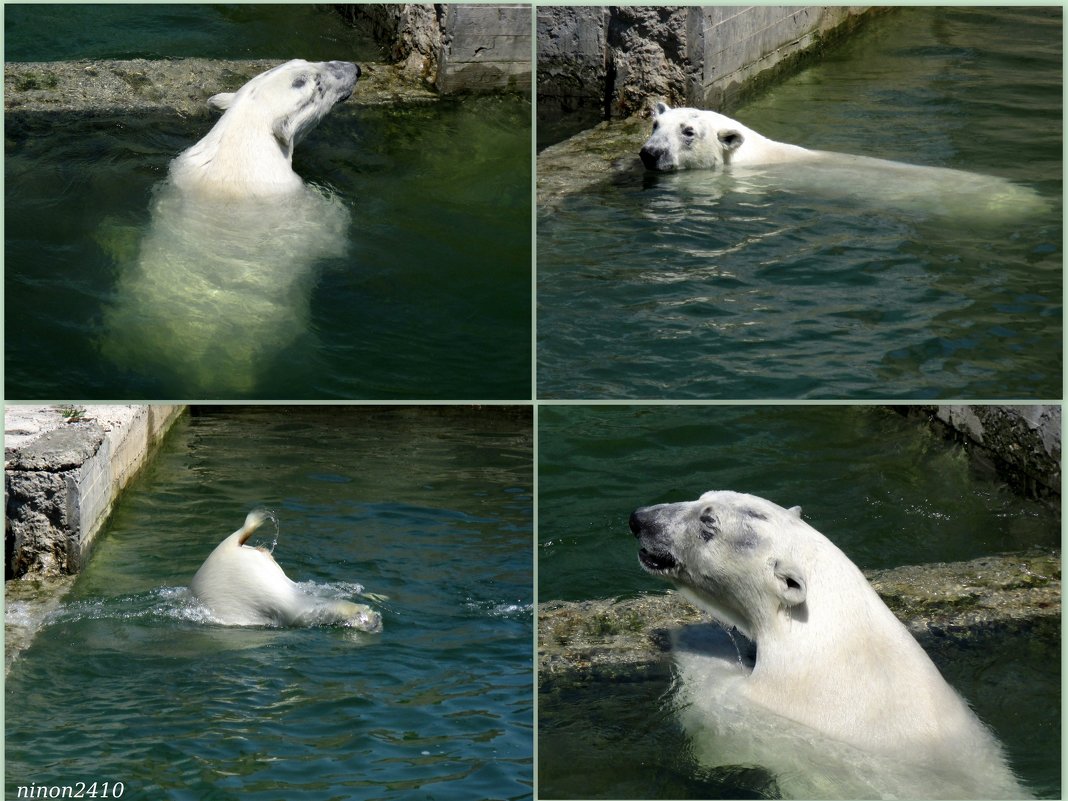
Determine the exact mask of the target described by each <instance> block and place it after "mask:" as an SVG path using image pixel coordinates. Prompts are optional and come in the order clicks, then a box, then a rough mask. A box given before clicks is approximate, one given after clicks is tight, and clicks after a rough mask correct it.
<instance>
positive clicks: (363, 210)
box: [5, 5, 532, 400]
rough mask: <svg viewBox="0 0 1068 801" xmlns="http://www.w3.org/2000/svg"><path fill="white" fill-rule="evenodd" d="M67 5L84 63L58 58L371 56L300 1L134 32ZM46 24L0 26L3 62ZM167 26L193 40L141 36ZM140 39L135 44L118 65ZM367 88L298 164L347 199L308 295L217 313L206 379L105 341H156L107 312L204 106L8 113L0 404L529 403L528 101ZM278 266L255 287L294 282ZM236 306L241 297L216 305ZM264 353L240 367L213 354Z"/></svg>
mask: <svg viewBox="0 0 1068 801" xmlns="http://www.w3.org/2000/svg"><path fill="white" fill-rule="evenodd" d="M65 8H66V14H67V15H68V17H69V19H67V20H65V22H64V23H63V25H60V26H58V27H59V29H60V30H69V28H70V27H71V26H76V25H77V24H79V23H81V24H83V25H84V26H85V32H84V36H83V37H74V38H75V39H76V40H77V45H78V47H81V48H82V49H80V50H79V49H77V48H75V46H74V45H72V46H71V51H70V52H69V53H68V54H67V55H66V58H73V57H76V56H85V55H93V56H101V55H105V54H106V55H108V56H109V57H115V56H122V57H130V56H134V55H137V56H141V57H145V56H149V57H157V56H161V55H166V56H173V55H186V54H190V53H192V54H196V55H201V56H202V55H204V54H205V53H207V54H210V55H219V56H226V57H229V58H235V57H237V58H245V57H276V56H277V55H278V54H279V53H284V54H285V55H283V56H280V60H281V59H282V58H290V57H293V56H299V57H304V58H308V59H313V58H316V57H318V56H319V55H320V54H324V57H325V54H327V52H328V51H329V53H330V54H331V55H330V57H331V58H338V57H339V54H341V56H340V57H345V58H350V59H352V60H356V61H359V60H361V59H362V58H364V56H369V57H372V58H374V57H377V56H376V54H375V53H374V52H373V51H372V50H370V49H369V48H368V47H367V46H366V43H363V42H362V40H361V39H360V38H359V36H358V35H357V34H355V33H351V32H350V33H349V38H347V39H345V40H344V41H343V42H341V41H338V37H340V36H341V35H342V34H343V33H344V32H345V31H346V30H347V29H345V28H344V26H343V25H341V23H340V22H339V19H340V18H339V17H337V15H336V14H326V15H324V14H323V12H322V10H316V9H314V8H312V7H298V10H297V11H294V12H292V13H291V14H283V13H282V12H280V11H278V10H275V9H278V8H282V7H263V8H261V7H247V8H246V7H225V8H217V7H211V8H208V9H201V10H200V11H201V12H202V13H193V12H192V11H187V10H186V9H185V7H176V8H175V7H172V8H169V9H167V8H159V9H157V8H155V7H152V8H151V9H150V10H149V11H147V12H146V13H145V15H144V16H143V17H140V16H137V17H136V19H132V20H130V27H131V28H132V30H133V32H134V33H130V32H129V31H128V30H127V27H126V26H124V25H122V24H119V22H120V18H123V14H124V13H126V11H127V10H124V9H122V8H118V7H108V9H107V10H106V11H105V12H102V13H101V14H100V15H99V16H97V15H96V14H95V12H96V11H97V10H98V9H95V8H94V7H81V6H69V7H65ZM285 8H289V7H285ZM57 13H58V12H57V11H56V10H54V9H53V7H50V6H46V5H44V6H42V5H38V6H32V7H29V6H28V7H24V8H20V9H17V10H16V11H15V15H14V18H10V17H9V19H8V22H9V27H10V30H9V36H11V37H13V38H17V37H18V36H19V32H20V31H23V32H24V33H23V34H22V36H23V38H22V39H21V40H19V41H20V42H21V44H19V45H18V46H16V47H15V48H14V49H15V50H16V52H17V53H18V55H19V56H20V57H25V58H29V57H34V58H46V57H47V58H56V57H58V55H57V53H55V52H53V51H51V50H47V49H46V48H45V45H44V44H42V45H41V47H42V50H41V52H31V51H30V49H29V48H28V46H27V43H26V41H25V39H26V38H27V37H29V36H30V35H31V34H30V33H26V31H30V32H32V31H37V30H39V29H40V28H41V27H42V26H47V24H48V21H49V20H50V19H52V18H53V17H54V16H55V15H56V14H57ZM135 16H136V15H135ZM168 26H174V27H173V30H176V31H185V32H187V33H188V35H189V41H188V42H185V43H183V41H181V40H176V41H175V42H173V43H171V44H170V45H167V47H166V48H164V44H165V43H162V42H160V41H159V40H158V37H157V38H153V35H152V31H157V32H158V30H161V29H167V30H170V29H171V28H169V27H168ZM138 32H144V33H145V35H146V38H145V44H144V47H143V49H142V50H140V51H137V52H132V51H131V50H130V47H131V45H132V42H133V40H135V39H136V38H137V36H136V35H135V34H137V33H138ZM83 40H84V41H83ZM304 42H307V45H308V46H307V47H302V46H301V45H302V43H304ZM209 43H210V46H209ZM105 45H108V46H109V47H112V49H110V50H107V49H106V48H105ZM332 45H333V46H332ZM157 46H158V47H159V48H164V49H162V50H158V49H156V48H157ZM359 92H360V86H359V84H357V86H356V89H355V93H354V99H353V100H352V101H350V102H348V103H343V104H341V105H339V106H338V107H336V108H335V109H334V111H333V112H332V113H331V114H330V116H329V117H327V118H326V119H325V120H324V121H323V123H322V124H320V125H319V127H318V128H317V129H316V130H314V131H313V132H312V133H311V134H310V135H309V137H308V138H307V139H306V140H305V141H303V142H301V143H300V144H299V145H298V146H297V149H296V152H295V155H294V169H295V170H296V172H297V173H298V174H299V175H301V176H302V177H303V178H304V179H305V180H306V181H308V182H310V183H314V184H316V185H317V186H320V187H325V188H326V190H327V191H329V192H330V193H331V194H332V195H333V196H334V197H336V198H337V200H338V202H339V203H340V204H341V205H342V206H343V208H344V210H345V212H346V214H347V216H348V218H349V224H348V227H347V229H346V230H345V231H344V235H343V237H342V240H343V241H342V242H341V243H340V245H339V246H338V247H332V248H330V249H329V250H330V252H328V253H324V254H322V255H321V256H319V257H317V258H315V259H313V260H311V261H310V262H309V263H304V262H301V263H300V264H294V266H293V269H294V271H299V272H300V281H299V287H298V288H297V289H296V290H295V291H294V292H293V293H292V296H291V301H290V304H291V306H292V307H293V308H292V309H288V308H278V307H277V306H276V308H275V312H276V313H270V314H266V315H263V317H265V319H261V318H260V317H257V316H256V315H255V314H249V315H248V316H245V315H242V314H239V313H238V314H227V315H225V316H226V320H225V322H226V325H227V326H228V330H227V332H226V333H225V334H215V335H208V337H207V339H209V340H212V342H213V344H212V345H211V346H209V354H208V355H207V356H205V357H197V358H196V361H197V367H198V368H199V371H200V372H201V374H202V375H203V376H204V377H203V378H198V379H197V380H196V381H192V380H190V379H189V378H188V368H189V365H188V364H185V363H184V362H185V361H188V348H184V347H183V346H182V345H181V344H180V343H178V342H176V341H173V340H168V338H166V337H163V339H164V340H165V341H163V342H162V343H154V344H153V350H154V355H153V357H152V358H147V359H132V358H129V357H128V356H125V355H124V354H123V351H124V350H126V349H125V348H123V347H115V345H114V343H115V341H116V340H118V341H119V342H121V341H122V339H123V337H124V336H125V337H132V338H135V339H136V340H137V342H138V344H140V343H141V341H142V340H144V339H151V337H152V334H151V332H152V331H153V327H152V325H151V322H152V314H153V311H152V309H151V308H147V307H139V308H140V313H141V314H142V315H143V316H145V317H146V318H147V319H146V320H145V321H144V323H143V324H141V325H139V326H138V327H136V328H134V329H132V330H129V329H123V327H122V326H121V325H120V326H119V327H118V329H117V330H116V329H115V328H114V326H113V325H112V321H113V320H114V319H115V317H114V315H113V314H112V313H111V311H110V310H111V309H113V308H116V307H117V308H128V307H129V306H130V301H129V299H128V298H127V297H126V295H127V294H128V293H127V289H126V287H127V286H128V284H129V282H128V281H127V280H125V279H126V277H127V276H129V275H131V274H133V275H136V274H137V271H138V270H140V269H141V267H142V265H143V264H144V263H146V260H145V259H144V258H143V254H142V251H141V250H140V244H141V243H142V241H143V240H144V238H145V234H146V232H147V231H148V230H149V227H150V226H158V225H160V224H166V222H167V220H166V219H159V218H156V219H154V218H153V217H152V215H151V212H150V209H151V208H152V205H153V201H154V199H155V197H156V195H155V194H154V192H155V191H156V189H157V188H158V186H159V184H160V183H161V182H162V181H163V180H164V178H165V176H166V173H167V166H168V164H169V162H170V161H171V159H173V158H174V157H175V156H176V155H178V153H180V152H181V151H182V150H184V149H185V148H187V147H189V146H191V145H192V144H194V143H195V142H196V141H198V140H199V139H200V138H201V137H202V136H204V135H205V134H206V133H207V132H208V130H209V129H210V128H211V126H212V125H213V124H214V121H215V119H216V118H217V113H212V114H208V113H205V114H204V115H203V116H199V117H195V118H180V117H178V116H177V115H161V114H145V113H143V112H142V113H137V114H123V113H117V114H116V113H112V114H106V115H102V116H91V117H85V118H82V117H73V116H64V115H52V114H23V115H8V117H7V120H6V130H5V133H6V148H5V178H6V182H5V198H6V204H5V223H6V232H7V235H6V239H5V382H6V397H8V398H19V399H34V398H42V397H48V398H78V399H86V400H88V399H110V398H148V399H159V398H194V399H204V398H208V399H232V398H247V399H253V400H265V399H273V398H282V399H289V398H293V399H316V400H323V399H351V398H356V399H378V398H383V399H397V398H399V399H420V400H436V399H478V400H488V399H517V398H518V399H529V398H530V397H531V392H532V390H531V325H532V321H531V318H532V312H531V301H530V295H531V278H530V271H531V252H532V241H531V188H530V187H531V156H530V153H531V145H530V142H531V122H530V117H531V106H530V103H529V101H526V100H523V99H521V98H518V97H514V96H506V97H463V98H443V99H441V100H440V101H439V102H434V103H430V104H425V105H406V104H404V103H402V102H398V103H396V104H391V105H383V106H375V107H361V106H360V105H359ZM60 220H61V221H62V224H57V221H60ZM227 235H228V236H229V235H230V234H227ZM234 236H240V232H238V233H235V234H234ZM257 248H262V244H261V243H260V242H259V241H257V242H250V243H249V247H248V250H249V252H250V253H251V254H252V255H251V257H250V258H251V259H252V260H254V261H255V260H256V257H255V254H256V253H257V250H256V249H257ZM279 249H280V250H284V249H285V243H280V245H279ZM174 250H176V251H177V252H179V253H182V252H184V250H182V249H180V248H175V249H174ZM338 254H340V255H338ZM305 261H307V260H305ZM198 263H199V262H198ZM220 269H223V267H220ZM271 269H272V271H273V272H270V273H269V274H267V275H264V276H260V277H259V278H258V279H257V281H259V283H261V284H262V283H264V282H266V283H268V284H269V283H270V282H272V281H274V282H277V283H278V284H279V285H283V283H284V282H286V281H288V280H289V276H288V275H287V274H285V271H284V270H283V271H281V272H278V271H277V270H276V268H275V267H274V266H272V268H271ZM261 288H262V287H261ZM268 289H270V287H268ZM171 291H172V292H179V293H180V292H182V291H183V287H182V286H180V285H179V286H176V287H172V289H171ZM188 291H189V292H190V293H194V292H196V290H195V288H194V287H193V286H190V287H188ZM274 294H275V295H278V294H279V290H277V288H275V290H274ZM195 297H196V298H199V297H201V296H200V295H197V296H195ZM184 305H185V304H184V302H183V303H177V302H176V303H175V304H173V307H174V308H183V307H184ZM237 306H239V299H237V298H235V299H234V302H233V303H227V304H225V305H223V306H220V307H219V308H234V307H237ZM257 308H258V307H257ZM209 311H210V309H209ZM163 314H164V312H160V313H159V315H158V316H160V317H163ZM212 314H213V315H214V316H216V317H217V316H219V312H218V311H217V310H216V311H215V312H213V313H212ZM294 319H296V320H299V323H298V324H297V326H296V329H295V330H293V331H289V330H288V329H289V328H293V320H294ZM272 324H276V326H277V329H279V330H280V329H286V334H285V336H282V337H277V339H278V344H277V345H276V346H275V345H272V346H271V347H269V348H267V349H265V350H264V349H263V348H262V346H261V343H262V342H263V340H271V339H272V338H273V336H274V335H275V334H277V333H278V330H272V329H271V326H272ZM162 327H163V326H160V328H162ZM265 329H266V331H265ZM146 332H148V333H146ZM168 347H169V348H170V350H168ZM256 348H260V350H261V352H260V353H259V355H258V356H257V358H256V359H255V360H254V363H252V364H249V363H247V362H248V361H249V360H244V359H241V358H236V357H234V358H230V359H229V361H228V360H227V356H226V354H225V351H226V350H227V349H229V350H230V351H233V352H237V353H241V352H247V351H249V350H250V349H256ZM212 350H214V351H215V354H214V355H213V354H212V353H211V351H212ZM183 360H184V361H183ZM183 373H185V374H186V375H183ZM239 373H240V375H238V374H239ZM245 373H247V374H245Z"/></svg>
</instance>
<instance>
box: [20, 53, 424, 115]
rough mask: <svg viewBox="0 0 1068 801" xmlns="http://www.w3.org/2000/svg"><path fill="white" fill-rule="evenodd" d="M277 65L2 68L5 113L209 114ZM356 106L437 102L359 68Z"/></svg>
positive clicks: (401, 77)
mask: <svg viewBox="0 0 1068 801" xmlns="http://www.w3.org/2000/svg"><path fill="white" fill-rule="evenodd" d="M281 63H282V61H281V60H280V59H258V60H252V61H231V60H217V59H203V58H182V59H174V60H167V61H155V60H148V59H132V60H129V61H48V62H13V63H8V64H5V65H4V111H5V112H6V113H7V114H22V113H34V112H36V113H39V112H67V113H70V112H81V113H97V114H100V113H117V112H131V111H167V112H177V113H178V114H181V115H193V116H196V115H206V114H208V103H207V101H208V98H209V97H211V96H212V95H214V94H217V93H218V92H230V91H236V90H237V89H238V88H240V87H241V86H242V85H244V84H245V83H246V82H248V81H249V80H251V79H252V78H254V77H255V76H256V75H259V74H260V73H261V72H264V71H265V70H268V69H271V68H272V67H277V66H278V65H279V64H281ZM360 69H361V70H362V73H361V75H360V80H359V82H358V83H357V85H356V91H355V92H354V93H353V95H352V97H351V98H350V99H349V100H348V101H346V102H348V103H352V104H353V105H356V106H375V105H384V104H387V103H425V102H431V101H434V100H437V98H438V95H437V94H436V93H435V92H434V91H433V90H432V89H430V88H428V87H427V86H426V84H425V83H423V81H422V80H421V79H419V78H418V77H417V76H415V75H413V74H411V73H410V72H407V71H405V70H404V69H403V68H402V67H399V66H392V65H389V64H368V63H361V64H360Z"/></svg>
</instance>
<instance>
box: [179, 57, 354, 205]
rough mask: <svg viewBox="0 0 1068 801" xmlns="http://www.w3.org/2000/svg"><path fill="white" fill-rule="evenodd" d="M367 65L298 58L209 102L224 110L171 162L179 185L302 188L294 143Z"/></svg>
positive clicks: (234, 192)
mask: <svg viewBox="0 0 1068 801" xmlns="http://www.w3.org/2000/svg"><path fill="white" fill-rule="evenodd" d="M359 77H360V68H359V67H357V66H356V65H355V64H350V63H349V62H347V61H323V62H318V63H313V62H308V61H303V60H301V59H294V60H293V61H287V62H286V63H285V64H281V65H279V66H277V67H275V68H273V69H270V70H267V71H266V72H264V73H261V74H260V75H257V76H256V77H255V78H253V79H252V80H250V81H249V82H248V83H246V84H245V85H244V86H242V87H241V88H240V89H238V90H237V91H236V92H224V93H221V94H217V95H214V96H213V97H211V98H210V99H209V100H208V103H209V104H210V105H212V106H214V107H215V108H219V109H222V110H223V111H224V114H223V115H222V117H221V118H220V119H219V121H218V122H216V123H215V127H214V128H212V129H211V131H210V132H209V133H208V134H207V136H205V137H204V138H203V139H201V140H200V141H199V142H197V144H195V145H193V147H191V148H189V149H188V150H186V151H185V152H183V153H181V154H180V155H179V156H178V158H176V159H175V160H174V162H173V164H172V165H171V176H172V178H173V179H174V181H175V183H176V185H178V186H179V187H180V188H182V189H185V190H193V191H200V192H207V193H210V194H212V195H215V196H222V197H232V198H243V197H256V196H260V197H262V196H272V195H279V194H285V193H291V192H294V191H297V190H299V189H300V188H301V187H302V186H303V182H302V181H301V180H300V178H299V177H298V176H297V175H296V173H294V172H293V169H292V159H293V148H294V146H295V145H296V144H297V143H298V142H299V141H300V140H301V139H303V138H304V136H306V135H307V133H308V132H309V131H311V130H312V129H313V128H314V127H315V126H316V125H317V124H318V123H319V121H320V120H322V119H323V117H325V116H326V115H327V114H328V113H329V112H330V110H331V109H332V108H333V107H334V106H335V105H336V104H337V103H340V102H341V101H343V100H345V99H347V98H348V97H349V96H350V95H351V94H352V91H353V88H354V87H355V85H356V80H357V79H358V78H359Z"/></svg>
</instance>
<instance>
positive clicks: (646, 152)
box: [631, 147, 660, 170]
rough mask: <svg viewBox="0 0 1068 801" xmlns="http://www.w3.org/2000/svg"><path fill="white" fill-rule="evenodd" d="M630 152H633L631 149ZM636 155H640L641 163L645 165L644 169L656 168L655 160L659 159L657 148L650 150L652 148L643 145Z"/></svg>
mask: <svg viewBox="0 0 1068 801" xmlns="http://www.w3.org/2000/svg"><path fill="white" fill-rule="evenodd" d="M631 152H633V151H631ZM638 155H639V156H641V159H642V164H644V165H645V169H647V170H655V169H656V163H657V161H659V160H660V151H659V150H652V149H650V148H648V147H643V148H642V149H641V152H640V153H639V154H638Z"/></svg>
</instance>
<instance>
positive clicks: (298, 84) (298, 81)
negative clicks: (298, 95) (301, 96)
mask: <svg viewBox="0 0 1068 801" xmlns="http://www.w3.org/2000/svg"><path fill="white" fill-rule="evenodd" d="M307 82H308V79H307V78H305V77H304V76H303V75H301V76H300V77H299V78H297V79H296V80H295V81H293V88H294V89H300V88H301V87H302V86H304V84H306V83H307Z"/></svg>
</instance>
